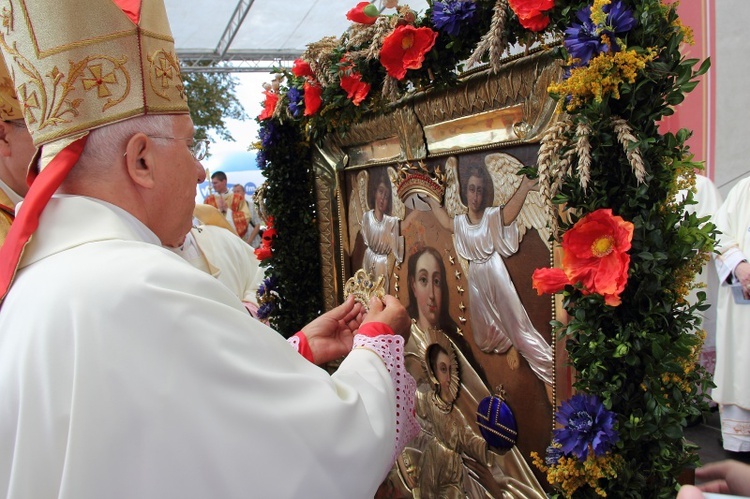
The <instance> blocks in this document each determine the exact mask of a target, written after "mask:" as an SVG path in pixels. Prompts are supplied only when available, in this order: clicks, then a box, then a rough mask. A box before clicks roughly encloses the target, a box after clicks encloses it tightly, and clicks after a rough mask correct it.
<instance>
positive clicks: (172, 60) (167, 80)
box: [147, 49, 185, 100]
mask: <svg viewBox="0 0 750 499" xmlns="http://www.w3.org/2000/svg"><path fill="white" fill-rule="evenodd" d="M147 59H148V62H149V64H150V68H149V72H148V74H149V83H150V84H151V89H152V90H153V91H154V93H155V94H156V95H158V96H159V97H161V98H163V99H166V100H171V99H170V97H169V95H168V94H167V92H166V91H167V90H168V89H170V88H175V89H176V90H177V91H178V92H179V93H180V97H182V98H185V88H184V85H183V84H182V79H181V78H180V63H179V61H178V60H177V56H176V55H175V54H173V53H172V52H167V51H166V50H164V49H159V50H157V51H156V52H154V53H153V54H150V55H149V56H148V57H147ZM175 79H176V80H177V82H176V83H175Z"/></svg>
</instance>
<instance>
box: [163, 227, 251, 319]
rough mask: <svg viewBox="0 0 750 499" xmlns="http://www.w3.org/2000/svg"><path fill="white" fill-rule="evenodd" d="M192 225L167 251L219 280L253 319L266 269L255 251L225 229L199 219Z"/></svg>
mask: <svg viewBox="0 0 750 499" xmlns="http://www.w3.org/2000/svg"><path fill="white" fill-rule="evenodd" d="M193 224H194V225H193V228H192V229H190V232H188V233H187V235H186V236H185V237H184V239H183V240H182V241H178V242H176V243H174V244H171V245H167V248H169V249H170V250H171V251H172V252H173V253H174V254H176V255H178V256H180V257H182V258H184V259H185V260H187V261H188V263H190V265H192V266H193V267H195V268H197V269H199V270H202V271H203V272H206V273H207V274H209V275H212V276H213V277H215V278H217V279H218V280H219V282H220V283H222V284H224V285H225V286H226V287H228V288H229V289H230V290H232V292H233V293H234V294H235V295H236V296H237V297H238V298H239V299H240V301H242V304H243V305H244V306H245V308H246V309H247V310H248V312H250V314H251V315H253V317H254V316H255V313H256V312H257V310H258V297H257V292H258V286H259V285H260V282H261V281H262V280H263V273H264V270H265V269H261V267H260V265H259V263H260V262H259V261H258V259H257V258H256V257H255V253H254V252H253V249H252V248H251V247H250V246H249V245H248V244H246V243H245V242H244V241H243V240H242V239H240V238H239V237H237V235H236V234H233V233H231V232H230V231H228V230H226V229H224V228H221V227H216V226H213V225H203V224H201V223H200V220H197V219H196V220H194V221H193Z"/></svg>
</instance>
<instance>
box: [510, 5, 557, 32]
mask: <svg viewBox="0 0 750 499" xmlns="http://www.w3.org/2000/svg"><path fill="white" fill-rule="evenodd" d="M508 3H509V5H510V8H511V9H513V12H515V13H516V16H518V21H519V22H520V23H521V26H523V27H524V28H526V29H529V30H531V31H535V32H537V31H542V30H543V29H544V28H546V27H547V26H548V25H549V17H547V14H545V13H544V12H546V11H548V10H550V9H551V8H552V7H554V6H555V0H509V2H508Z"/></svg>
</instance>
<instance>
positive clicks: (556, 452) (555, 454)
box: [544, 445, 563, 466]
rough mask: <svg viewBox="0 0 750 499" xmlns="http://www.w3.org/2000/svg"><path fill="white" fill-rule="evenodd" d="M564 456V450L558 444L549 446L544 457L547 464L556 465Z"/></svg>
mask: <svg viewBox="0 0 750 499" xmlns="http://www.w3.org/2000/svg"><path fill="white" fill-rule="evenodd" d="M561 457H563V451H562V449H561V448H560V447H557V446H556V445H550V446H549V447H547V454H546V456H545V457H544V464H546V465H547V466H555V465H556V464H557V462H558V461H559V460H560V458H561Z"/></svg>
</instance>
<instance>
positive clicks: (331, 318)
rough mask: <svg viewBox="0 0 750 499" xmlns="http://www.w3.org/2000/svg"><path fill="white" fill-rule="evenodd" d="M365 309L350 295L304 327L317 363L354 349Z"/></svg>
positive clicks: (330, 359)
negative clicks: (356, 333)
mask: <svg viewBox="0 0 750 499" xmlns="http://www.w3.org/2000/svg"><path fill="white" fill-rule="evenodd" d="M362 315H363V309H362V305H361V304H360V303H357V302H356V301H355V300H354V297H353V296H350V297H348V298H347V299H346V301H344V303H342V304H341V305H339V306H338V307H336V308H334V309H332V310H329V311H328V312H326V313H325V314H323V315H321V316H320V317H318V318H317V319H315V320H313V321H312V322H310V323H309V324H308V325H307V326H305V327H303V328H302V332H303V333H304V334H305V336H306V337H307V343H308V344H309V346H310V350H312V354H313V359H314V360H315V363H316V364H324V363H326V362H330V361H332V360H336V359H338V358H340V357H342V356H344V355H346V354H347V353H349V352H350V351H351V349H352V343H353V340H354V333H355V332H356V330H357V329H358V328H359V326H360V325H361V324H362Z"/></svg>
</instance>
